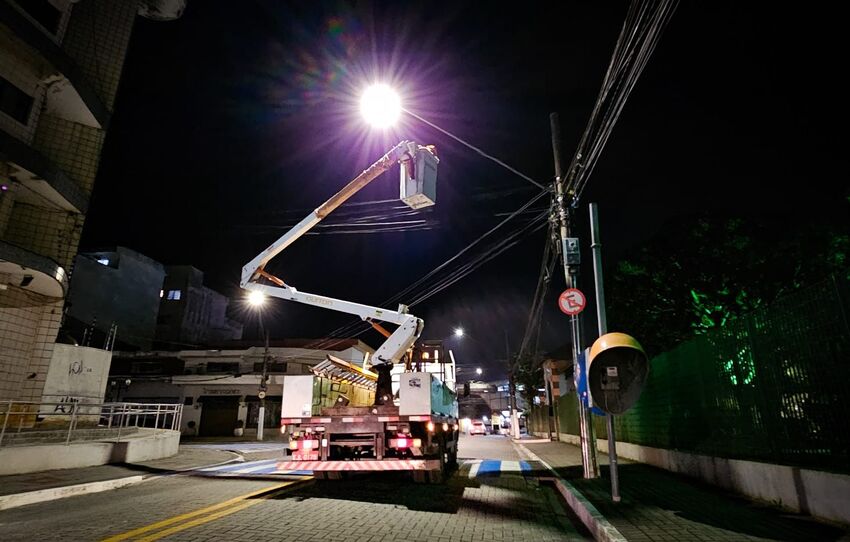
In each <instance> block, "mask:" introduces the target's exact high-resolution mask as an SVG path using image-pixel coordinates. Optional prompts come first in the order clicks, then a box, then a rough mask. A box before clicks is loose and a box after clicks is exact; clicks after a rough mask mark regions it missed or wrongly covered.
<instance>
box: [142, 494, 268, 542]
mask: <svg viewBox="0 0 850 542" xmlns="http://www.w3.org/2000/svg"><path fill="white" fill-rule="evenodd" d="M261 502H262V499H257V500H253V501H245V502H243V503H242V504H237V505H236V506H234V507H232V508H225V509H224V510H221V511H219V512H215V513H214V514H210V515H208V516H203V517H199V518H198V519H193V520H192V521H187V522H186V523H181V524H180V525H175V526H174V527H171V528H170V529H165V530H164V531H160V532H158V533H154V534H152V535H149V536H146V537H144V538H140V539H139V540H138V542H153V541H154V540H159V539H160V538H163V537H166V536H169V535H172V534H174V533H179V532H180V531H185V530H186V529H191V528H192V527H197V526H198V525H203V524H204V523H209V522H210V521H215V520H217V519H218V518H221V517H224V516H228V515H230V514H233V513H235V512H238V511H240V510H244V509H246V508H250V507H251V506H254V505H255V504H260V503H261Z"/></svg>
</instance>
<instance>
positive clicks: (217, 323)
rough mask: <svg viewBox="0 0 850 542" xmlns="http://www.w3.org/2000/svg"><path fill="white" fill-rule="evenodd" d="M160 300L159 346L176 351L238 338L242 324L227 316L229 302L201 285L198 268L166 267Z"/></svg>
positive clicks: (202, 276) (226, 298) (201, 277)
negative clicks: (181, 348)
mask: <svg viewBox="0 0 850 542" xmlns="http://www.w3.org/2000/svg"><path fill="white" fill-rule="evenodd" d="M161 297H162V299H161V300H160V305H159V316H158V317H157V327H156V339H157V343H158V344H159V345H160V346H161V347H163V348H171V349H175V350H176V349H177V348H180V347H181V346H182V347H186V346H194V345H209V344H215V343H222V342H226V341H234V340H239V339H241V338H242V324H241V323H240V322H237V321H236V320H234V319H232V318H230V317H229V316H228V309H229V308H230V299H229V298H228V297H226V296H224V295H222V294H220V293H218V292H216V291H215V290H212V289H211V288H207V287H206V286H204V274H203V273H202V272H201V271H199V270H198V269H195V268H194V267H192V266H190V265H171V266H167V267H166V277H165V281H164V282H163V285H162V296H161ZM175 346H177V348H174V347H175Z"/></svg>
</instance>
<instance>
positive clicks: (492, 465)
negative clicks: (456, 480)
mask: <svg viewBox="0 0 850 542" xmlns="http://www.w3.org/2000/svg"><path fill="white" fill-rule="evenodd" d="M467 466H468V467H469V471H468V472H467V476H468V477H469V478H480V477H485V476H493V477H496V476H500V475H501V474H521V475H523V476H525V475H528V474H531V471H532V468H531V464H530V463H529V462H528V461H500V460H497V459H473V460H468V461H466V462H465V463H464V467H467Z"/></svg>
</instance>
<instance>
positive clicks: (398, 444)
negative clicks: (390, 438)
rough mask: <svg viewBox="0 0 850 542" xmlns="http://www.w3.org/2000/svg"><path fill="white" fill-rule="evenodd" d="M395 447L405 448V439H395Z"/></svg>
mask: <svg viewBox="0 0 850 542" xmlns="http://www.w3.org/2000/svg"><path fill="white" fill-rule="evenodd" d="M396 448H407V439H406V438H400V439H397V440H396Z"/></svg>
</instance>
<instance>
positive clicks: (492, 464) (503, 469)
mask: <svg viewBox="0 0 850 542" xmlns="http://www.w3.org/2000/svg"><path fill="white" fill-rule="evenodd" d="M287 463H288V461H286V460H285V459H284V458H281V459H263V460H260V461H245V462H240V463H228V464H226V465H219V466H217V467H209V468H205V469H199V470H197V471H195V473H196V474H200V475H203V476H219V477H233V476H267V475H293V476H310V475H312V474H313V471H309V470H289V469H286V468H284V467H285V466H286V465H287ZM533 470H534V469H533V466H532V464H531V463H530V462H528V461H502V460H498V459H469V460H466V461H464V462H463V464H462V466H461V472H460V475H461V476H463V475H464V474H465V475H466V476H467V477H468V478H482V477H498V476H501V475H503V474H519V475H521V476H531V474H532V471H533Z"/></svg>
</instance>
